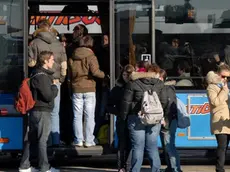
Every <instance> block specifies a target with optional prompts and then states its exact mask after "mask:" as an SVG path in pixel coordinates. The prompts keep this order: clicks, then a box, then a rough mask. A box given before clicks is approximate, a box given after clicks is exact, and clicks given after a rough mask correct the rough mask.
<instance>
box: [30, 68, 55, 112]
mask: <svg viewBox="0 0 230 172" xmlns="http://www.w3.org/2000/svg"><path fill="white" fill-rule="evenodd" d="M37 73H44V74H41V75H37V76H35V77H33V78H32V79H31V92H32V95H33V98H34V100H35V102H36V103H35V105H34V107H33V109H32V110H34V111H45V112H52V110H53V108H54V98H55V97H56V96H57V93H58V89H57V86H56V85H53V76H52V75H53V72H51V71H50V70H47V69H45V68H43V67H39V68H36V69H35V71H34V73H33V75H32V76H34V75H36V74H37Z"/></svg>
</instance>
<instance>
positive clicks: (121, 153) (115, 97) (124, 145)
mask: <svg viewBox="0 0 230 172" xmlns="http://www.w3.org/2000/svg"><path fill="white" fill-rule="evenodd" d="M133 71H134V67H133V66H132V65H126V66H125V67H124V70H123V71H122V73H121V76H120V78H119V79H118V81H117V84H116V86H115V87H114V88H113V89H112V91H111V93H110V96H109V102H108V106H107V111H108V112H109V113H112V114H115V115H117V121H116V130H117V135H118V153H117V165H118V171H119V172H125V171H129V169H130V161H131V155H130V149H131V143H130V138H129V132H128V128H127V121H124V120H122V119H121V117H120V112H121V111H120V103H121V99H122V98H123V94H124V90H125V85H126V83H127V82H128V81H129V79H130V75H131V74H132V72H133Z"/></svg>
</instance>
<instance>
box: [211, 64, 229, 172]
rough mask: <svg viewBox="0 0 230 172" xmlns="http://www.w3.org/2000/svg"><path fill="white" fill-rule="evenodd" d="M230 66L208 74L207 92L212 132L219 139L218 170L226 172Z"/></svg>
mask: <svg viewBox="0 0 230 172" xmlns="http://www.w3.org/2000/svg"><path fill="white" fill-rule="evenodd" d="M229 74H230V68H229V66H228V65H226V64H223V65H220V66H219V68H218V71H217V73H215V72H213V71H210V72H209V73H208V74H207V83H208V87H207V94H208V100H209V104H210V112H211V133H212V134H215V136H216V140H217V145H218V146H217V155H216V156H217V159H216V172H224V171H225V170H224V163H225V155H226V151H227V148H228V144H229V140H230V117H229V107H228V102H227V101H228V93H229V89H228V85H227V77H229Z"/></svg>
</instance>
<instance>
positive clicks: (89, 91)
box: [69, 36, 105, 147]
mask: <svg viewBox="0 0 230 172" xmlns="http://www.w3.org/2000/svg"><path fill="white" fill-rule="evenodd" d="M79 45H80V47H79V48H77V49H75V51H74V53H73V56H72V57H71V58H70V59H69V66H70V67H69V75H70V76H69V78H70V83H71V87H72V93H73V94H72V103H73V113H74V119H73V130H74V145H75V146H83V142H84V146H86V147H91V146H95V142H94V135H93V132H94V126H95V119H94V118H95V106H96V94H95V92H96V82H95V79H94V78H95V77H97V78H104V76H105V74H104V72H102V71H101V70H100V69H99V65H98V61H97V57H96V56H95V54H94V52H93V51H92V47H93V38H92V37H90V36H85V37H83V38H82V39H81V40H80V43H79ZM83 114H84V117H85V118H84V122H85V130H84V131H85V137H84V136H83V124H82V123H83V120H82V119H83Z"/></svg>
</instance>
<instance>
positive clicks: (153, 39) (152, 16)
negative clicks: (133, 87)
mask: <svg viewBox="0 0 230 172" xmlns="http://www.w3.org/2000/svg"><path fill="white" fill-rule="evenodd" d="M151 18H152V20H150V21H151V25H152V27H151V28H152V30H150V33H151V34H152V63H155V62H156V51H155V47H156V46H155V44H156V37H155V0H152V15H151Z"/></svg>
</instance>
